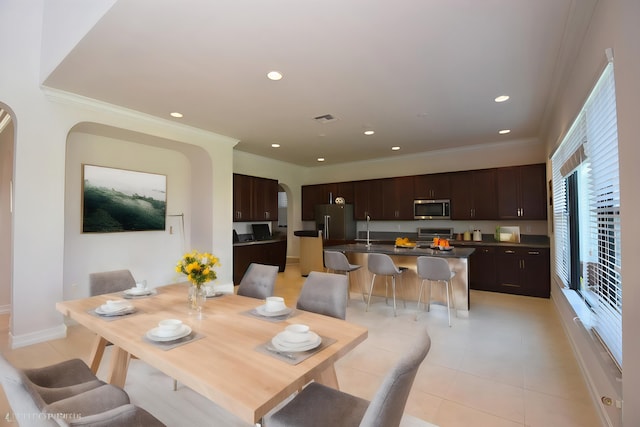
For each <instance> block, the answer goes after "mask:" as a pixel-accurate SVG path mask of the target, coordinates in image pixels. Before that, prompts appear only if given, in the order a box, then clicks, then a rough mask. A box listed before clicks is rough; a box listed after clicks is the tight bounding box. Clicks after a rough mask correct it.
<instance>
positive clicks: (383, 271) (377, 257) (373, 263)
mask: <svg viewBox="0 0 640 427" xmlns="http://www.w3.org/2000/svg"><path fill="white" fill-rule="evenodd" d="M368 268H369V271H370V272H371V273H373V278H372V279H371V288H369V299H368V300H367V311H368V310H369V305H370V304H371V294H372V293H373V285H374V283H375V280H376V276H377V275H380V276H385V279H384V280H385V281H384V284H385V289H384V296H385V302H386V303H388V302H389V301H388V298H387V288H388V284H387V278H388V277H389V276H391V290H392V291H393V315H394V316H396V277H397V276H400V275H401V274H402V273H403V272H405V271H407V270H408V268H407V267H397V266H396V265H395V264H394V262H393V260H392V259H391V257H390V256H389V255H387V254H376V253H372V254H369V261H368ZM403 286H404V285H403ZM402 302H403V303H404V306H405V307H406V306H407V301H406V300H405V299H404V298H403V299H402Z"/></svg>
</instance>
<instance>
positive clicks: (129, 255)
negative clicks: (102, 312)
mask: <svg viewBox="0 0 640 427" xmlns="http://www.w3.org/2000/svg"><path fill="white" fill-rule="evenodd" d="M84 164H91V165H97V166H105V167H110V168H116V169H124V170H132V171H139V172H148V173H154V174H160V175H165V176H166V177H167V193H166V195H167V222H166V228H165V230H163V231H136V232H116V233H82V167H83V165H84ZM211 182H212V162H211V159H210V156H209V154H208V153H207V152H206V151H205V150H204V149H202V148H200V147H197V146H194V145H189V144H185V143H182V142H177V141H173V140H170V139H164V138H160V137H156V136H150V135H146V134H142V133H139V132H134V131H130V130H126V129H121V128H116V127H112V126H107V125H103V124H99V123H89V122H83V123H79V124H77V125H75V126H74V127H73V128H72V129H71V130H70V131H69V133H68V136H67V141H66V155H65V230H64V235H65V242H64V272H63V284H64V285H63V286H64V289H63V295H64V299H69V298H82V297H85V296H88V294H89V290H88V289H89V288H88V277H89V273H91V272H97V271H109V270H117V269H129V270H131V272H132V274H133V276H134V277H135V278H136V280H147V282H148V283H150V284H152V285H162V284H167V283H172V282H176V281H183V280H184V278H183V277H180V276H179V275H178V274H177V273H176V272H175V271H174V269H173V266H175V264H176V262H177V261H178V259H179V258H180V257H181V256H182V254H184V252H186V251H190V250H192V249H199V250H203V251H204V250H207V251H208V250H210V248H211V247H212V234H213V233H212V220H211V218H212V215H213V213H212V206H213V202H212V201H213V192H214V188H211V187H212V185H211ZM213 186H215V184H214V185H213Z"/></svg>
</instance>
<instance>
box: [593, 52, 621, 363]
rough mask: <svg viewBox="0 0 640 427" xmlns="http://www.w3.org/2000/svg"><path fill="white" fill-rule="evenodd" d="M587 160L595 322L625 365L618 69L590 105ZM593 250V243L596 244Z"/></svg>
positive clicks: (608, 72)
mask: <svg viewBox="0 0 640 427" xmlns="http://www.w3.org/2000/svg"><path fill="white" fill-rule="evenodd" d="M585 112H586V123H587V142H586V144H585V154H586V156H587V160H585V162H586V163H587V164H588V167H589V168H590V173H589V174H588V175H587V181H588V193H589V207H590V212H589V214H590V221H589V222H590V224H589V232H590V235H591V237H592V239H595V242H596V244H595V247H596V248H597V249H595V250H596V251H597V252H596V253H593V254H592V256H593V260H594V261H595V266H596V268H595V271H594V272H593V273H592V274H591V276H587V277H588V282H587V286H588V289H589V291H590V292H593V293H594V294H595V300H596V302H595V303H594V304H593V306H592V308H593V310H594V313H595V314H596V316H595V324H594V328H595V329H596V331H597V333H598V335H600V337H601V338H602V340H603V341H604V343H605V344H606V346H607V348H608V349H609V351H610V352H611V354H612V356H613V357H614V359H615V360H616V362H617V363H618V365H619V366H622V278H621V246H620V245H621V237H622V233H621V229H620V174H619V168H618V165H619V162H618V128H617V115H616V98H615V82H614V75H613V65H612V64H609V65H608V66H607V68H606V70H605V72H604V73H603V75H602V77H601V78H600V80H599V82H598V84H597V85H596V87H595V89H594V91H593V93H592V94H591V96H590V97H589V100H588V101H587V107H586V109H585ZM592 247H593V245H592Z"/></svg>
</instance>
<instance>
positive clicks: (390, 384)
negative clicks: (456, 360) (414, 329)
mask: <svg viewBox="0 0 640 427" xmlns="http://www.w3.org/2000/svg"><path fill="white" fill-rule="evenodd" d="M430 348H431V337H429V334H428V332H427V330H426V328H422V329H420V331H419V333H418V340H417V342H416V344H415V346H414V347H413V348H412V349H411V350H410V351H409V352H408V353H406V354H405V355H404V356H403V357H402V358H401V359H400V361H399V362H398V363H397V364H396V366H394V367H393V369H392V370H391V371H390V372H389V373H388V374H387V375H386V376H385V378H384V380H383V381H382V385H380V388H378V391H376V394H375V395H374V396H373V399H372V400H371V403H369V406H368V407H367V410H366V411H365V413H364V416H363V417H362V420H361V421H360V426H361V427H394V426H396V427H397V426H399V425H400V420H401V419H402V414H403V413H404V407H405V406H406V404H407V398H408V397H409V392H410V391H411V387H412V385H413V380H414V379H415V377H416V373H417V372H418V368H419V367H420V364H421V363H422V361H423V360H424V358H425V357H427V353H429V349H430Z"/></svg>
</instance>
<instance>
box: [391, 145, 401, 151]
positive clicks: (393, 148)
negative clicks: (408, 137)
mask: <svg viewBox="0 0 640 427" xmlns="http://www.w3.org/2000/svg"><path fill="white" fill-rule="evenodd" d="M391 149H392V150H393V151H398V150H399V149H400V147H398V146H397V145H396V146H395V147H391Z"/></svg>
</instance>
